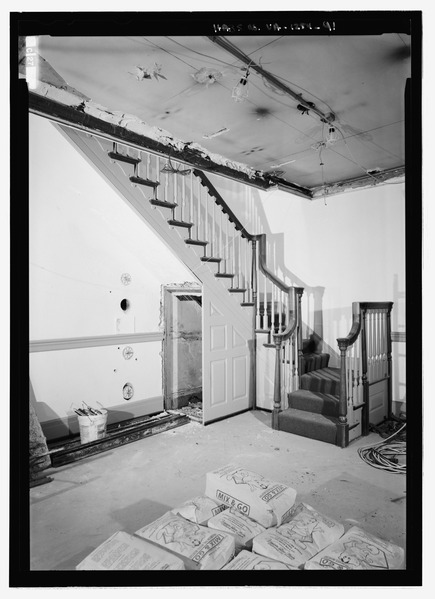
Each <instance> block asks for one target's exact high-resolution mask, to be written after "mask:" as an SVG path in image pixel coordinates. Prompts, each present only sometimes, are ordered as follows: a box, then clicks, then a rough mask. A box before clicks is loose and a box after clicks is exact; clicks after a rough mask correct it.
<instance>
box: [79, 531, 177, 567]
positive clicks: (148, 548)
mask: <svg viewBox="0 0 435 599" xmlns="http://www.w3.org/2000/svg"><path fill="white" fill-rule="evenodd" d="M184 569H185V568H184V563H183V561H182V560H181V559H180V558H178V557H176V556H175V555H173V554H171V553H169V552H167V551H165V550H164V549H161V548H160V547H157V546H155V545H152V544H151V543H148V542H147V541H145V539H139V538H138V537H135V536H133V535H130V534H128V533H127V532H123V531H118V532H115V534H113V535H112V536H111V537H109V538H108V539H107V541H104V543H102V544H101V545H100V546H99V547H97V548H96V549H94V551H93V552H92V553H90V554H89V555H88V556H87V557H86V558H85V559H84V560H83V561H81V562H80V563H79V564H78V565H77V566H76V570H184Z"/></svg>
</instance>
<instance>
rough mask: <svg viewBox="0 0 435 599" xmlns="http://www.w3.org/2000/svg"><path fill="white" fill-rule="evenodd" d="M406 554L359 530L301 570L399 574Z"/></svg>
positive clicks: (354, 530)
mask: <svg viewBox="0 0 435 599" xmlns="http://www.w3.org/2000/svg"><path fill="white" fill-rule="evenodd" d="M404 556H405V552H404V550H403V549H402V548H401V547H398V546H397V545H393V544H392V543H387V542H386V541H383V540H382V539H379V538H377V537H374V536H373V535H371V534H369V533H367V532H365V531H364V530H362V529H361V528H359V527H358V526H353V527H352V528H350V529H349V530H348V531H347V533H346V534H344V535H343V536H342V537H341V538H340V539H338V541H336V542H335V543H333V544H332V545H329V547H326V548H325V549H323V551H320V553H318V554H317V555H316V556H314V557H313V558H311V559H310V560H309V561H307V563H306V564H305V567H304V570H400V569H401V568H403V566H404V559H405V557H404Z"/></svg>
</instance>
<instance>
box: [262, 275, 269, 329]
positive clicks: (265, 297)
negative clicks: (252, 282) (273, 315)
mask: <svg viewBox="0 0 435 599" xmlns="http://www.w3.org/2000/svg"><path fill="white" fill-rule="evenodd" d="M262 278H263V289H264V292H263V329H268V330H269V322H268V318H269V317H268V314H267V278H266V277H265V276H264V275H263V277H262Z"/></svg>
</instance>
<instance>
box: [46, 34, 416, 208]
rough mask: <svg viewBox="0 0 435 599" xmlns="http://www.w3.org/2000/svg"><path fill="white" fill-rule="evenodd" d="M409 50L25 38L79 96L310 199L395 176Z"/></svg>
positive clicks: (398, 40)
mask: <svg viewBox="0 0 435 599" xmlns="http://www.w3.org/2000/svg"><path fill="white" fill-rule="evenodd" d="M410 46H411V40H410V36H409V35H406V34H403V33H400V34H398V33H388V34H382V35H348V36H340V35H335V36H315V35H312V36H309V37H304V36H299V37H293V36H286V35H273V36H268V35H261V36H256V35H249V36H237V35H231V36H228V37H225V36H218V37H213V36H184V37H183V36H146V37H122V36H119V37H101V36H98V37H92V36H86V37H68V36H65V37H55V36H53V37H52V36H39V37H38V40H37V52H38V54H39V56H40V57H41V58H42V59H44V60H45V61H47V63H48V64H46V69H47V70H48V69H50V68H51V69H52V71H54V74H55V75H58V76H60V78H61V79H63V80H65V82H66V83H67V84H68V86H71V87H72V88H74V89H73V92H74V93H76V94H77V93H78V92H79V93H80V94H81V95H82V97H81V99H82V100H83V98H84V99H85V100H90V101H91V102H93V103H95V104H96V105H99V106H100V107H105V108H106V109H107V110H108V111H113V112H118V113H123V114H126V115H133V117H135V118H137V119H138V120H139V121H142V122H144V123H146V124H147V125H149V126H150V127H154V128H159V129H162V130H163V131H164V132H168V133H169V134H170V135H171V136H173V138H175V139H177V140H180V141H181V142H182V143H183V144H188V146H189V148H193V149H195V148H196V149H199V150H201V151H203V152H204V151H205V152H206V153H208V156H209V157H210V158H211V161H212V162H214V163H217V164H219V163H220V164H223V163H224V161H225V160H227V161H228V162H227V163H228V164H230V165H233V167H234V168H235V169H236V170H239V171H244V170H245V172H247V173H248V174H249V176H250V177H251V174H252V173H255V176H258V177H266V179H267V180H268V182H269V184H276V183H282V184H283V187H284V188H285V186H286V185H289V186H290V189H291V186H293V187H297V188H300V190H301V191H302V195H306V196H307V197H313V198H315V197H318V196H321V195H323V194H324V193H325V192H326V193H328V192H329V193H337V192H340V191H343V190H345V189H349V188H352V187H358V186H363V185H373V184H377V183H379V182H382V181H385V180H387V179H391V178H395V177H400V176H402V175H403V172H404V163H405V159H404V151H405V144H404V119H405V116H404V92H405V83H406V79H407V78H408V77H410V75H411V73H410ZM44 64H45V63H44ZM50 83H52V84H53V85H58V86H59V83H54V75H52V79H51V80H50ZM36 92H37V93H38V90H36ZM245 167H246V169H245ZM211 170H212V169H211Z"/></svg>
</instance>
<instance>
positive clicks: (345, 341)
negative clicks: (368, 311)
mask: <svg viewBox="0 0 435 599" xmlns="http://www.w3.org/2000/svg"><path fill="white" fill-rule="evenodd" d="M360 331H361V308H360V303H359V302H353V303H352V327H351V329H350V331H349V334H348V335H347V336H346V337H340V338H339V339H337V343H338V347H339V350H340V397H339V405H338V425H337V445H338V446H339V447H347V446H348V445H349V423H348V420H347V399H348V397H347V376H348V372H347V350H348V348H349V347H350V346H351V345H353V344H354V343H355V341H356V340H357V339H358V335H359V334H360Z"/></svg>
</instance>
